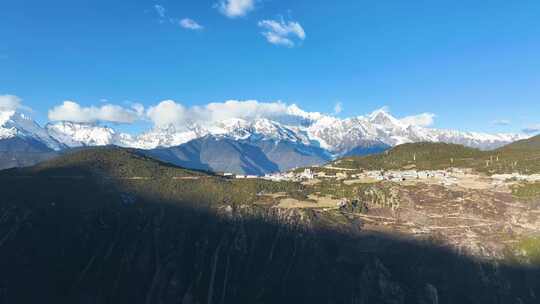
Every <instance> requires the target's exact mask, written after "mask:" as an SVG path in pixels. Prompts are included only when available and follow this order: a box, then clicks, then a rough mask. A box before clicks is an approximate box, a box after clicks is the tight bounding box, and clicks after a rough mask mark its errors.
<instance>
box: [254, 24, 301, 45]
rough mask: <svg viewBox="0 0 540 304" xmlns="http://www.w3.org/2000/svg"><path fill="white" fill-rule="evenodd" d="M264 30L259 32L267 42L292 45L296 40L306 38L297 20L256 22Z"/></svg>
mask: <svg viewBox="0 0 540 304" xmlns="http://www.w3.org/2000/svg"><path fill="white" fill-rule="evenodd" d="M258 25H259V27H261V28H263V29H264V31H263V32H262V33H261V34H262V35H263V36H264V37H265V38H266V40H267V41H268V42H270V43H272V44H275V45H283V46H286V47H293V46H294V45H295V44H296V42H295V41H296V40H299V41H303V40H305V39H306V32H305V31H304V29H303V28H302V26H301V25H300V23H298V22H294V21H287V22H285V20H283V18H282V19H281V20H279V21H277V20H262V21H259V23H258Z"/></svg>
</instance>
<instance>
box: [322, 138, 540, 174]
mask: <svg viewBox="0 0 540 304" xmlns="http://www.w3.org/2000/svg"><path fill="white" fill-rule="evenodd" d="M332 165H333V166H336V167H343V168H351V169H365V170H391V169H412V168H416V169H420V170H424V169H427V170H436V169H445V168H449V167H457V168H473V169H475V170H477V171H479V172H484V173H488V174H500V173H513V172H520V173H523V174H533V173H540V136H536V137H533V138H530V139H527V140H522V141H518V142H515V143H512V144H509V145H507V146H504V147H502V148H499V149H496V150H493V151H480V150H477V149H473V148H468V147H465V146H462V145H456V144H445V143H427V142H422V143H410V144H403V145H399V146H396V147H394V148H392V149H390V150H388V151H386V152H383V153H380V154H376V155H369V156H364V157H346V158H343V159H339V160H337V161H335V162H333V163H332Z"/></svg>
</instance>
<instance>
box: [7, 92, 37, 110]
mask: <svg viewBox="0 0 540 304" xmlns="http://www.w3.org/2000/svg"><path fill="white" fill-rule="evenodd" d="M15 110H24V111H32V109H30V108H29V107H27V106H25V105H23V104H22V99H21V98H20V97H18V96H15V95H0V111H15Z"/></svg>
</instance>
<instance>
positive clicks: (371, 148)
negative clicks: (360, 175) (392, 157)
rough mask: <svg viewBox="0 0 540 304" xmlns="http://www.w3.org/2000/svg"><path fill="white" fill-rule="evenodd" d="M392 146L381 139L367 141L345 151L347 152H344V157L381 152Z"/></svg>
mask: <svg viewBox="0 0 540 304" xmlns="http://www.w3.org/2000/svg"><path fill="white" fill-rule="evenodd" d="M391 148H392V147H391V146H390V145H387V144H385V143H383V142H379V141H375V142H367V143H364V144H362V145H359V146H356V147H354V148H353V149H351V150H349V151H347V152H345V154H343V157H350V156H367V155H373V154H379V153H382V152H384V151H386V150H388V149H391Z"/></svg>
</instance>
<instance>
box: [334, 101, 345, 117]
mask: <svg viewBox="0 0 540 304" xmlns="http://www.w3.org/2000/svg"><path fill="white" fill-rule="evenodd" d="M341 111H343V105H342V104H341V102H337V103H336V105H335V106H334V114H336V115H337V114H339V113H341Z"/></svg>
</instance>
